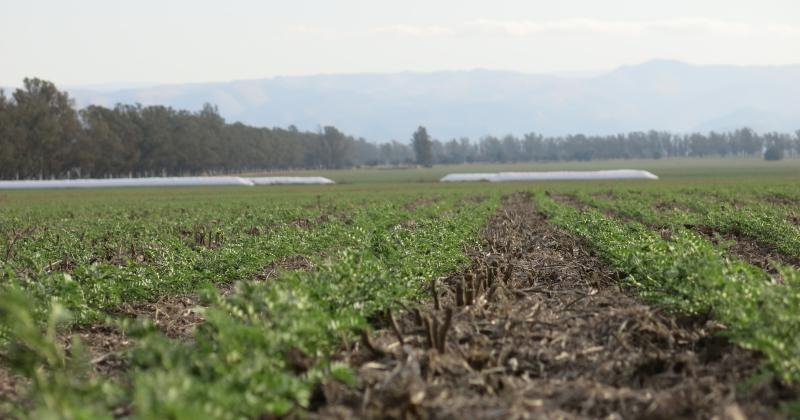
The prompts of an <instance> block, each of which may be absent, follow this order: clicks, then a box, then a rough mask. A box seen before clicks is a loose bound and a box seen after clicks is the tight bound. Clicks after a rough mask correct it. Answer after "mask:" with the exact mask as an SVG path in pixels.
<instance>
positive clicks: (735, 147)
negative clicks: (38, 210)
mask: <svg viewBox="0 0 800 420" xmlns="http://www.w3.org/2000/svg"><path fill="white" fill-rule="evenodd" d="M798 133H800V131H799V132H798ZM798 133H796V134H795V135H790V134H781V133H767V134H764V135H760V134H758V133H756V132H754V131H752V130H750V129H740V130H736V131H733V132H729V133H714V132H711V133H708V134H700V133H694V134H688V135H678V134H671V133H668V132H661V131H648V132H633V133H628V134H618V135H610V136H586V135H583V134H578V135H570V136H565V137H543V136H541V135H538V134H534V133H531V134H527V135H525V136H523V137H521V138H519V137H514V136H510V135H509V136H505V137H502V138H498V137H493V136H487V137H483V138H481V139H479V140H478V141H477V142H473V141H470V140H469V139H467V138H461V139H452V140H449V141H439V140H435V139H432V138H431V136H430V135H428V133H427V131H426V130H425V129H424V127H420V128H419V129H418V130H417V131H416V132H415V133H414V134H413V136H410V138H409V139H408V140H406V142H400V141H392V142H389V143H384V144H374V143H370V142H368V141H367V140H365V139H363V138H354V137H352V136H348V135H346V134H344V133H342V132H341V131H339V130H338V129H336V128H335V127H332V126H326V127H320V129H319V130H318V131H317V132H303V131H299V130H297V129H296V128H294V127H291V126H290V127H288V128H286V129H284V128H262V127H250V126H247V125H244V124H241V123H228V122H226V121H225V120H224V119H223V118H222V117H221V116H220V115H219V113H218V112H217V109H216V108H215V107H214V106H212V105H208V104H207V105H206V106H204V107H203V109H201V110H199V111H196V112H190V111H183V110H175V109H172V108H168V107H164V106H147V107H143V106H141V105H138V104H137V105H125V104H118V105H116V106H115V107H114V108H111V109H109V108H105V107H101V106H89V107H87V108H85V109H82V110H76V109H75V106H74V104H73V102H72V101H71V100H70V98H69V96H68V95H67V94H66V93H65V92H61V91H59V90H58V89H57V88H56V87H55V86H54V85H53V84H52V83H49V82H46V81H43V80H39V79H26V80H25V86H24V88H23V89H17V90H16V91H15V92H13V94H12V95H11V97H9V98H6V97H5V95H4V94H3V93H2V92H1V91H0V178H2V179H42V178H81V177H82V178H87V177H120V176H161V175H189V174H193V175H196V174H201V173H211V174H213V173H227V172H241V171H260V170H279V169H294V168H343V167H352V166H359V165H407V164H414V163H416V164H420V165H425V166H430V165H432V164H439V163H464V162H532V161H562V160H592V159H633V158H646V159H658V158H663V157H683V156H696V157H708V156H761V155H762V153H763V152H764V151H765V150H766V151H767V152H768V154H767V155H765V157H766V158H768V159H775V158H777V157H782V156H783V155H784V154H785V155H789V156H796V155H798V154H800V134H798ZM408 141H410V143H408Z"/></svg>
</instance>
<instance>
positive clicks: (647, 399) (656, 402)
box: [314, 193, 797, 418]
mask: <svg viewBox="0 0 800 420" xmlns="http://www.w3.org/2000/svg"><path fill="white" fill-rule="evenodd" d="M483 240H484V246H483V249H482V250H481V251H480V252H475V253H474V254H473V255H472V265H471V266H470V267H469V269H467V270H466V271H464V272H462V273H457V274H454V275H452V276H450V277H447V278H444V279H440V281H439V282H437V284H435V285H433V287H432V290H433V291H434V292H435V299H432V301H430V302H427V303H425V304H423V306H422V307H420V308H419V309H411V310H404V311H401V312H399V313H396V314H391V313H389V314H387V315H386V316H385V317H383V319H382V320H378V321H377V323H378V324H379V326H380V328H379V329H378V330H377V331H375V332H374V333H372V334H371V335H364V337H363V340H362V342H361V343H359V344H356V345H355V346H352V347H351V348H349V349H347V350H345V351H343V352H342V354H341V358H343V359H344V360H347V361H348V362H349V363H350V364H351V365H353V366H354V367H355V368H356V369H357V371H358V376H359V380H360V386H359V388H358V389H357V390H355V391H354V390H349V389H347V388H346V387H344V386H343V385H340V384H338V383H336V382H327V383H325V384H323V385H321V386H320V388H319V390H318V392H317V395H316V400H315V404H316V406H315V407H314V409H316V410H317V411H316V413H315V415H316V416H318V417H319V418H351V417H354V416H356V417H364V418H403V417H412V418H413V417H420V418H457V417H463V418H581V417H606V416H611V417H612V418H614V417H617V418H618V417H619V416H622V417H624V418H643V417H647V418H674V417H690V418H710V417H713V416H719V417H720V418H742V417H741V416H742V415H747V416H748V417H754V418H761V417H774V416H776V412H775V408H776V407H777V405H778V404H779V402H780V401H782V400H785V399H791V398H797V393H796V390H790V389H786V388H783V387H782V386H781V385H780V384H777V383H774V382H767V383H763V384H760V385H758V386H755V387H752V388H751V389H750V390H749V391H748V392H747V393H743V392H742V391H737V385H739V384H741V383H742V382H743V381H745V380H747V379H748V378H750V377H752V376H753V375H754V374H755V373H756V372H757V369H758V366H759V363H760V357H759V355H758V354H756V353H754V352H751V351H747V350H743V349H740V348H738V347H735V346H733V345H731V344H729V343H728V342H727V341H726V340H725V339H724V338H722V337H720V336H719V335H718V333H719V332H720V331H721V330H722V328H723V327H722V326H721V325H719V324H717V323H715V322H714V321H712V320H708V319H700V318H696V317H695V318H685V317H679V316H675V315H671V314H669V313H666V312H664V311H662V310H659V309H657V308H654V307H651V306H648V305H645V304H643V303H642V302H641V301H640V300H639V299H637V298H636V297H634V296H633V294H632V293H631V292H630V291H627V290H622V289H620V287H619V282H618V278H617V275H616V273H614V272H613V271H610V270H608V269H607V268H605V267H604V266H603V264H602V263H601V262H600V261H599V260H598V258H596V257H595V256H593V255H592V254H591V253H589V252H588V251H587V250H586V248H585V247H584V246H583V244H582V243H581V241H580V240H578V239H576V238H574V237H573V236H571V235H570V234H568V233H566V232H564V231H562V230H560V229H557V228H555V227H553V226H551V225H549V224H548V223H547V221H546V219H545V218H544V216H543V215H542V214H540V213H538V212H537V211H536V210H535V209H534V208H533V206H532V204H531V199H530V196H529V195H528V194H523V193H520V194H514V195H511V196H508V197H506V198H505V199H504V203H503V207H502V208H501V210H500V211H499V212H498V213H497V214H496V215H495V216H493V217H492V218H491V220H490V221H489V223H488V225H487V227H486V228H485V230H484V234H483Z"/></svg>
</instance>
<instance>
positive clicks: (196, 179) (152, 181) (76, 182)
mask: <svg viewBox="0 0 800 420" xmlns="http://www.w3.org/2000/svg"><path fill="white" fill-rule="evenodd" d="M333 183H334V182H333V181H331V180H330V179H328V178H323V177H318V176H309V177H303V176H297V177H286V176H274V177H253V178H245V177H238V176H187V177H163V178H161V177H156V178H108V179H62V180H42V181H33V180H24V181H0V189H5V190H23V189H48V188H52V189H62V188H116V187H191V186H221V185H240V186H242V185H243V186H253V185H277V184H333Z"/></svg>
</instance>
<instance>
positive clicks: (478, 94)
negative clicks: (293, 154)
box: [68, 60, 800, 142]
mask: <svg viewBox="0 0 800 420" xmlns="http://www.w3.org/2000/svg"><path fill="white" fill-rule="evenodd" d="M68 90H69V92H70V94H71V96H72V97H73V98H75V100H76V103H77V105H78V106H80V107H83V106H86V105H89V104H96V105H104V106H113V105H114V104H116V103H141V104H142V105H167V106H171V107H174V108H178V109H189V110H198V109H200V108H201V107H202V105H203V104H204V103H212V104H215V105H217V106H218V109H219V112H220V114H221V115H222V116H223V117H225V119H226V120H228V121H230V122H235V121H239V122H242V123H245V124H249V125H255V126H268V127H273V126H280V127H287V126H289V125H295V126H297V127H298V128H300V129H307V130H315V129H317V128H318V127H320V126H324V125H334V126H336V127H337V128H339V129H340V130H342V131H344V132H346V133H348V134H352V135H354V136H358V137H364V138H366V139H367V140H371V141H379V142H381V141H387V140H391V139H396V140H401V141H406V140H408V139H409V138H410V136H411V133H412V132H413V131H414V130H415V129H416V127H417V126H419V125H424V126H426V127H427V128H428V131H429V132H430V133H431V134H432V135H433V136H434V137H436V138H439V139H443V140H446V139H450V138H456V137H471V138H477V137H480V136H484V135H489V134H491V135H505V134H515V135H521V134H525V133H529V132H537V133H541V134H544V135H564V134H569V133H584V134H613V133H619V132H627V131H637V130H650V129H656V130H669V131H674V132H692V131H710V130H731V129H735V128H739V127H743V126H748V127H751V128H753V129H755V130H757V131H762V132H763V131H784V132H786V131H794V130H797V129H800V106H799V105H798V101H799V100H800V65H788V66H722V65H714V66H698V65H691V64H687V63H683V62H678V61H671V60H653V61H648V62H645V63H642V64H639V65H632V66H623V67H619V68H616V69H614V70H610V71H607V72H603V73H600V74H592V75H572V76H563V75H548V74H526V73H518V72H509V71H495V70H465V71H441V72H432V73H413V72H402V73H385V74H342V75H317V76H291V77H274V78H268V79H259V80H242V81H230V82H217V83H202V84H173V85H153V86H145V87H134V88H129V89H120V90H113V89H91V88H81V87H73V88H69V89H68Z"/></svg>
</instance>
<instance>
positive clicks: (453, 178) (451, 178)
mask: <svg viewBox="0 0 800 420" xmlns="http://www.w3.org/2000/svg"><path fill="white" fill-rule="evenodd" d="M495 177H497V174H489V173H472V174H448V175H445V176H444V178H442V179H440V181H441V182H469V181H491V180H492V179H494V178H495Z"/></svg>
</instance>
